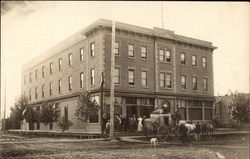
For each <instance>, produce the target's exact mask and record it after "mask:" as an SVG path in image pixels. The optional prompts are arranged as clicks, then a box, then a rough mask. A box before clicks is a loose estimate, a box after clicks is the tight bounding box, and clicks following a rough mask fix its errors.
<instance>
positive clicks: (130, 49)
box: [128, 44, 135, 57]
mask: <svg viewBox="0 0 250 159" xmlns="http://www.w3.org/2000/svg"><path fill="white" fill-rule="evenodd" d="M134 56H135V55H134V45H132V44H129V45H128V57H134Z"/></svg>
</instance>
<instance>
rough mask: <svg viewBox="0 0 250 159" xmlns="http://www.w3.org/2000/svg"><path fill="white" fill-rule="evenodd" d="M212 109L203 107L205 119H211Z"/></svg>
mask: <svg viewBox="0 0 250 159" xmlns="http://www.w3.org/2000/svg"><path fill="white" fill-rule="evenodd" d="M212 112H213V111H212V109H211V108H205V120H212Z"/></svg>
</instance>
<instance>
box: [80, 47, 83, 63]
mask: <svg viewBox="0 0 250 159" xmlns="http://www.w3.org/2000/svg"><path fill="white" fill-rule="evenodd" d="M80 61H83V48H81V49H80Z"/></svg>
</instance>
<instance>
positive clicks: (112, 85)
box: [109, 21, 115, 140]
mask: <svg viewBox="0 0 250 159" xmlns="http://www.w3.org/2000/svg"><path fill="white" fill-rule="evenodd" d="M114 67H115V21H112V40H111V82H110V85H111V89H110V134H109V138H110V140H115V137H114V69H115V68H114Z"/></svg>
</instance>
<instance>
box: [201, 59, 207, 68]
mask: <svg viewBox="0 0 250 159" xmlns="http://www.w3.org/2000/svg"><path fill="white" fill-rule="evenodd" d="M202 67H203V68H207V58H206V57H203V58H202Z"/></svg>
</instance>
